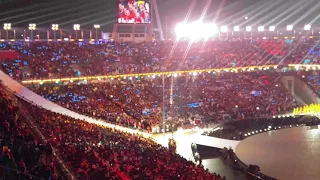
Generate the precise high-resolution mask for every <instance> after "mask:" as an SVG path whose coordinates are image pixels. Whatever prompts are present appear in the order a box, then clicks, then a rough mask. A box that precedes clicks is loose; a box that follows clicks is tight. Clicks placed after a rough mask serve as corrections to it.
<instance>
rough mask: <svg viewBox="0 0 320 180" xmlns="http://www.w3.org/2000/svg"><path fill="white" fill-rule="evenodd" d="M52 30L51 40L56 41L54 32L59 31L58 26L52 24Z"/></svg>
mask: <svg viewBox="0 0 320 180" xmlns="http://www.w3.org/2000/svg"><path fill="white" fill-rule="evenodd" d="M52 30H53V39H56V31H57V30H59V25H58V24H52Z"/></svg>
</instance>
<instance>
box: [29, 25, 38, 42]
mask: <svg viewBox="0 0 320 180" xmlns="http://www.w3.org/2000/svg"><path fill="white" fill-rule="evenodd" d="M36 27H37V25H36V24H34V23H32V24H29V30H30V31H31V39H33V31H34V30H36Z"/></svg>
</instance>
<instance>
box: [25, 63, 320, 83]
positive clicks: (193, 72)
mask: <svg viewBox="0 0 320 180" xmlns="http://www.w3.org/2000/svg"><path fill="white" fill-rule="evenodd" d="M318 66H319V67H320V65H318ZM277 68H278V65H265V66H246V67H245V66H243V67H234V68H213V69H198V70H184V71H171V72H150V73H140V74H118V75H105V76H87V77H77V78H60V79H36V80H25V81H22V83H23V84H32V83H40V84H42V83H53V82H56V83H58V82H68V81H70V82H73V81H84V80H101V79H111V80H113V79H129V80H132V78H134V77H136V78H137V77H140V78H145V77H147V78H153V79H154V78H156V77H161V76H162V75H165V76H174V77H176V76H177V75H182V74H185V75H187V74H189V75H194V76H196V75H197V74H201V73H205V72H207V73H219V72H234V73H238V72H241V71H255V70H268V69H277Z"/></svg>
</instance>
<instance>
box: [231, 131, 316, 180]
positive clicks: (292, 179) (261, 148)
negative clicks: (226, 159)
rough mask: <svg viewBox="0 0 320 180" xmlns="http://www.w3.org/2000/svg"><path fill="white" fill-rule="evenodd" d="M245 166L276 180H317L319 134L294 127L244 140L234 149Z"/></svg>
mask: <svg viewBox="0 0 320 180" xmlns="http://www.w3.org/2000/svg"><path fill="white" fill-rule="evenodd" d="M235 153H236V154H237V156H238V158H239V159H240V160H241V161H242V162H244V163H245V164H247V165H249V164H254V165H258V166H260V169H261V172H262V173H263V174H266V175H268V176H271V177H274V178H277V179H280V180H318V179H320V168H319V167H320V130H319V129H312V130H310V129H309V128H308V127H295V128H288V129H281V130H276V131H269V132H265V133H261V134H257V135H254V136H251V137H248V138H246V139H244V140H243V141H241V142H240V143H239V144H238V145H237V147H236V148H235Z"/></svg>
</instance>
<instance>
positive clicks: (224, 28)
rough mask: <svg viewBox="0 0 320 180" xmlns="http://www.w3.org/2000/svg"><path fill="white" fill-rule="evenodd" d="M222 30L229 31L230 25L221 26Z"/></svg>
mask: <svg viewBox="0 0 320 180" xmlns="http://www.w3.org/2000/svg"><path fill="white" fill-rule="evenodd" d="M220 30H221V32H227V31H228V27H227V26H221V28H220Z"/></svg>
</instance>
